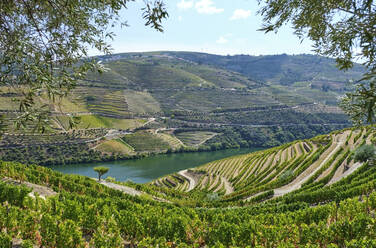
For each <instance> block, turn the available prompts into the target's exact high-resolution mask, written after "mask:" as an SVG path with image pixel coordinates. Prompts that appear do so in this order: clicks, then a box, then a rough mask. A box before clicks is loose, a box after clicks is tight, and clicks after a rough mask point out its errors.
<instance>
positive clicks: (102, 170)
mask: <svg viewBox="0 0 376 248" xmlns="http://www.w3.org/2000/svg"><path fill="white" fill-rule="evenodd" d="M108 170H109V168H108V167H103V166H97V167H94V171H95V172H97V173H98V180H99V181H101V177H102V176H103V175H104V174H106V173H107V172H108Z"/></svg>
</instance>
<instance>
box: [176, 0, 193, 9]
mask: <svg viewBox="0 0 376 248" xmlns="http://www.w3.org/2000/svg"><path fill="white" fill-rule="evenodd" d="M177 5H178V9H182V10H187V9H190V8H192V7H193V1H185V0H181V1H180V2H178V4H177Z"/></svg>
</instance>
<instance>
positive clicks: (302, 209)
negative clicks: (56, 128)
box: [0, 126, 376, 247]
mask: <svg viewBox="0 0 376 248" xmlns="http://www.w3.org/2000/svg"><path fill="white" fill-rule="evenodd" d="M375 130H376V129H375V126H364V127H353V128H347V129H343V130H337V131H334V132H331V133H330V134H324V135H320V136H317V137H314V138H311V139H304V140H296V141H294V142H291V143H287V144H284V145H281V146H278V147H273V148H270V149H266V150H259V151H253V152H251V153H245V154H238V155H233V156H230V157H228V156H226V157H225V158H222V159H219V160H216V161H211V162H208V163H206V164H203V165H201V166H198V167H195V168H189V169H182V170H181V171H179V172H177V173H173V174H170V175H167V176H162V177H159V178H157V179H155V180H153V181H152V182H150V183H144V184H137V183H134V182H131V181H127V182H119V181H115V180H114V179H113V178H110V177H108V178H107V179H106V180H102V181H100V182H98V180H97V179H93V178H91V177H87V176H81V175H72V174H63V173H61V172H57V171H56V170H51V169H49V168H46V167H40V166H36V165H24V164H20V163H14V162H1V163H0V175H1V177H2V179H1V180H0V192H3V193H1V194H0V202H1V203H2V204H1V205H0V213H2V215H1V216H2V217H1V218H0V227H1V228H2V230H3V232H2V233H1V234H0V242H2V243H0V244H5V245H6V246H4V247H12V244H16V243H21V244H27V243H28V244H32V245H34V244H35V245H36V246H40V245H42V246H47V247H51V246H58V247H62V246H66V245H68V246H69V247H71V246H72V247H73V246H76V247H86V246H88V245H89V246H90V245H92V246H93V247H97V246H98V244H103V246H104V247H132V246H144V247H156V246H160V247H232V246H236V247H247V246H249V245H250V244H251V245H252V246H253V245H255V246H256V245H257V246H259V247H278V246H285V247H286V246H287V247H296V246H298V247H320V246H321V247H348V246H350V245H351V246H353V247H368V246H370V247H372V246H373V243H372V242H373V241H372V240H374V238H376V237H375V232H374V231H373V230H374V227H375V226H374V216H373V213H374V211H375V210H376V205H375V203H376V194H375V188H376V186H375V185H376V177H375V175H376V174H375V172H376V171H375V169H376V168H375V166H374V160H373V159H374V158H369V159H368V160H367V161H365V162H359V161H356V158H357V155H356V154H357V153H358V150H359V148H360V147H363V146H364V145H366V144H371V143H372V144H374V143H375V137H376V136H375V135H376V131H375ZM193 154H200V153H193ZM172 155H176V154H172ZM164 156H166V155H164ZM175 163H176V161H175V162H174V164H175ZM72 167H73V166H72ZM62 168H63V167H62ZM90 169H91V167H90ZM112 169H114V168H111V170H112ZM114 170H115V169H114ZM71 172H72V171H71ZM115 173H118V172H116V171H115ZM83 174H85V173H83ZM89 176H92V175H89ZM4 192H5V193H4ZM29 223H34V224H33V225H31V226H30V225H29ZM109 225H110V226H109ZM109 227H111V228H109ZM62 233H64V236H62V235H61V234H62ZM265 237H267V238H265ZM317 244H320V245H319V246H317Z"/></svg>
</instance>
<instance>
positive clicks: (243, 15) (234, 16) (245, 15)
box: [230, 9, 251, 20]
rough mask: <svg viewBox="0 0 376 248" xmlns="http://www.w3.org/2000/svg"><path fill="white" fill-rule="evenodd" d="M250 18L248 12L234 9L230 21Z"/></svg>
mask: <svg viewBox="0 0 376 248" xmlns="http://www.w3.org/2000/svg"><path fill="white" fill-rule="evenodd" d="M250 16H251V11H250V10H245V9H236V10H234V13H233V14H232V16H231V18H230V20H240V19H247V18H248V17H250Z"/></svg>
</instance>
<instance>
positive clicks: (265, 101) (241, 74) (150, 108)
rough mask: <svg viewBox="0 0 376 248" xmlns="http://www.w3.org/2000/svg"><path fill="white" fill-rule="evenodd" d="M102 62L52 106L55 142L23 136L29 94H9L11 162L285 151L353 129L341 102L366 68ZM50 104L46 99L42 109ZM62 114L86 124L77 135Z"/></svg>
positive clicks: (3, 145)
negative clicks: (19, 115)
mask: <svg viewBox="0 0 376 248" xmlns="http://www.w3.org/2000/svg"><path fill="white" fill-rule="evenodd" d="M97 59H98V60H101V61H102V62H103V64H104V65H105V66H106V67H107V68H108V69H109V70H108V71H107V72H105V73H102V74H96V73H91V74H89V75H88V77H87V79H86V80H83V81H80V82H78V86H77V88H75V89H74V90H73V91H72V94H70V95H69V96H68V97H66V98H63V99H61V100H60V101H57V102H56V103H55V104H51V105H50V109H51V111H52V113H53V114H52V115H53V121H52V122H51V124H52V126H53V129H52V130H49V134H50V136H51V137H48V135H41V136H40V137H38V138H36V139H34V138H33V137H35V135H34V134H30V132H31V131H32V130H31V128H28V127H26V129H23V130H15V129H14V127H13V126H12V121H13V120H14V119H15V112H17V105H16V102H14V101H13V100H17V99H19V98H20V95H19V94H18V93H17V92H14V91H13V90H12V89H10V88H6V87H3V88H2V89H1V92H0V93H1V94H0V113H2V114H3V115H4V116H5V124H8V130H6V133H5V135H4V140H6V142H0V155H1V157H2V158H3V159H5V160H14V159H17V160H18V161H20V162H24V163H43V164H51V163H55V164H61V163H76V162H90V161H100V160H113V159H122V158H129V157H135V156H144V155H147V154H150V153H164V152H172V151H196V150H200V151H202V150H218V149H227V148H238V147H264V148H265V147H272V146H278V145H281V144H284V143H286V142H290V141H293V140H295V139H304V138H310V137H313V136H315V135H319V134H323V133H327V132H330V131H333V130H336V129H341V128H344V127H348V126H350V123H349V121H348V118H347V117H346V116H345V115H344V114H343V113H342V112H341V110H340V109H339V108H338V107H337V103H338V99H339V98H340V97H341V96H342V95H343V94H344V93H345V92H346V91H347V90H349V89H350V86H349V85H348V84H347V81H349V80H350V79H357V78H359V77H360V75H361V71H362V69H361V67H360V66H359V65H356V66H355V68H354V69H353V70H349V71H347V72H341V71H339V70H338V69H336V68H335V63H334V60H331V59H328V58H323V57H318V56H313V55H294V56H290V55H273V56H272V55H271V56H257V57H255V56H240V55H239V56H218V55H210V54H202V53H187V52H151V53H127V54H115V55H109V56H100V57H97ZM290 74H291V75H293V76H291V75H290ZM286 77H289V80H290V81H289V82H288V83H286V80H285V78H286ZM45 103H47V98H46V96H44V95H43V94H42V95H40V97H39V99H38V102H37V104H39V105H41V106H42V105H43V104H45ZM62 113H65V114H68V115H69V116H75V117H76V118H77V119H80V122H79V124H78V125H76V126H75V130H76V132H75V133H74V134H72V130H69V126H70V123H69V118H68V116H66V115H63V114H62ZM87 130H91V131H89V132H91V134H90V137H88V136H87V135H86V133H87V132H86V131H87ZM81 134H82V135H81ZM23 135H26V136H25V137H26V138H24V136H23ZM127 135H130V136H129V137H127ZM61 136H64V137H65V138H62V137H61ZM54 138H56V139H57V140H60V141H61V140H64V141H61V142H60V141H59V142H56V141H54ZM21 139H23V140H25V142H19V140H21ZM135 139H143V140H144V142H143V143H144V144H142V142H141V143H140V142H136V143H135V142H133V141H132V140H135ZM150 142H152V143H154V144H155V145H153V146H148V145H146V143H150ZM72 145H73V146H72ZM15 148H17V151H14V150H15ZM46 161H47V162H46Z"/></svg>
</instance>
